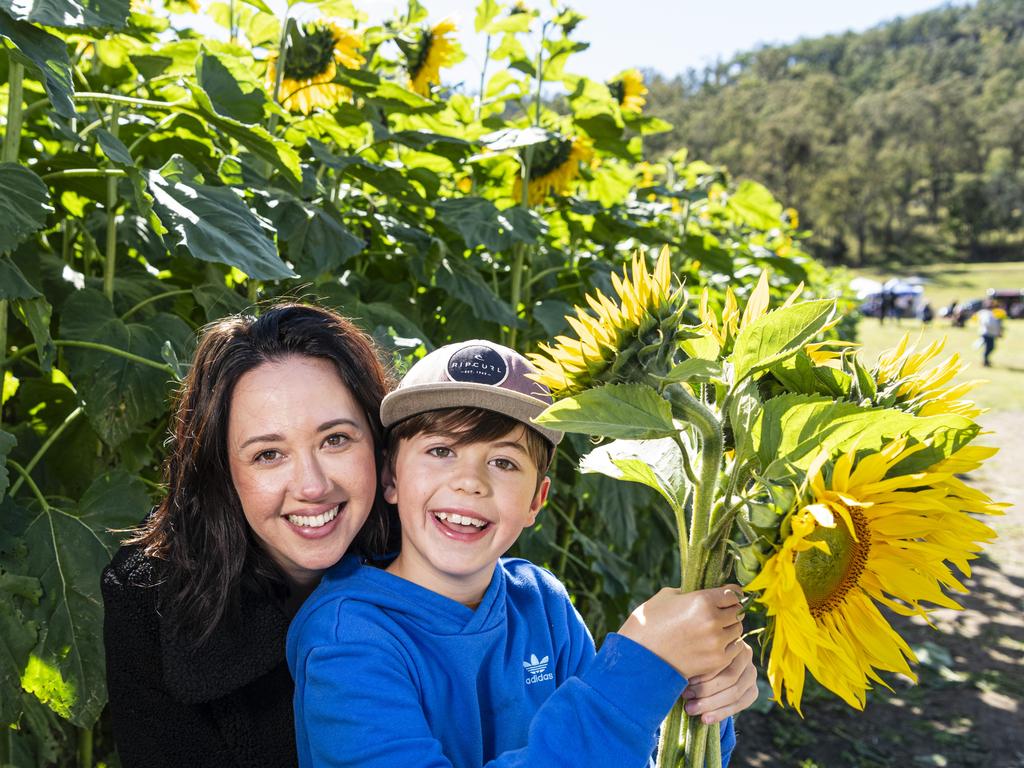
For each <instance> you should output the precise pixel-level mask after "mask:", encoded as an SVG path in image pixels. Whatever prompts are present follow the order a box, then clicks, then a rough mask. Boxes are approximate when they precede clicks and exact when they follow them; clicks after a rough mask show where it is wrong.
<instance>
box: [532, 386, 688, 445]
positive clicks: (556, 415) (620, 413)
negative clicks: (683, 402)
mask: <svg viewBox="0 0 1024 768" xmlns="http://www.w3.org/2000/svg"><path fill="white" fill-rule="evenodd" d="M536 422H537V423H538V424H543V425H544V426H546V427H551V428H552V429H558V430H561V431H563V432H582V433H583V434H586V435H601V436H602V437H611V438H615V439H621V440H654V439H657V438H659V437H671V436H673V435H675V434H677V430H676V426H675V424H674V423H673V422H672V406H670V405H669V403H668V401H667V400H665V399H664V398H662V397H661V396H660V395H659V394H658V393H657V392H656V391H655V390H654V389H653V388H652V387H649V386H647V385H645V384H607V385H605V386H603V387H598V388H596V389H588V390H585V391H583V392H581V393H579V394H578V395H574V396H572V397H566V398H564V399H562V400H559V401H558V402H557V403H554V404H553V405H551V406H548V408H547V410H545V411H544V413H542V414H541V415H540V416H538V417H537V418H536Z"/></svg>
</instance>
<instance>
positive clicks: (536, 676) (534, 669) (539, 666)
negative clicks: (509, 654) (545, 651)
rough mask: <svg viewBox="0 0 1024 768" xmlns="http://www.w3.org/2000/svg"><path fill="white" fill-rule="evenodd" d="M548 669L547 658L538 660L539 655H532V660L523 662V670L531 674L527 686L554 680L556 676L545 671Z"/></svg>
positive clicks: (527, 679)
mask: <svg viewBox="0 0 1024 768" xmlns="http://www.w3.org/2000/svg"><path fill="white" fill-rule="evenodd" d="M547 668H548V657H547V656H545V657H544V658H543V659H538V658H537V654H535V653H531V654H530V658H529V659H528V660H527V661H524V662H523V669H525V670H526V671H527V672H528V673H529V676H528V677H527V678H526V684H527V685H533V684H534V683H543V682H545V681H547V680H554V679H555V676H554V675H553V674H551V673H550V672H545V671H544V670H546V669H547Z"/></svg>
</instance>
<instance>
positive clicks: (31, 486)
mask: <svg viewBox="0 0 1024 768" xmlns="http://www.w3.org/2000/svg"><path fill="white" fill-rule="evenodd" d="M7 466H8V467H10V468H11V469H13V470H14V471H15V472H17V473H18V474H19V475H21V480H24V481H25V482H26V483H28V488H29V490H30V491H32V494H33V495H34V496H35V497H36V498H37V499H38V500H39V503H40V504H42V505H43V509H46V510H48V509H49V508H50V504H49V502H47V501H46V497H45V496H43V492H42V491H40V490H39V486H38V485H36V483H35V481H34V480H33V479H32V478H31V476H29V474H28V472H26V471H25V468H24V467H23V466H21V464H19V463H18V462H16V461H14V460H13V459H7ZM21 480H19V485H20V484H21ZM7 495H8V496H14V489H13V488H12V489H11V490H10V491H8V493H7Z"/></svg>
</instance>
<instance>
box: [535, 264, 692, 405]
mask: <svg viewBox="0 0 1024 768" xmlns="http://www.w3.org/2000/svg"><path fill="white" fill-rule="evenodd" d="M612 285H613V287H614V288H615V293H616V294H618V297H619V301H620V303H619V304H616V303H615V302H613V301H612V300H611V299H609V298H608V297H607V296H605V295H604V294H603V293H602V292H601V291H597V292H596V296H590V295H587V297H586V299H587V303H588V304H589V305H590V308H591V310H592V311H593V313H591V312H588V311H587V310H586V309H584V308H583V307H575V308H574V309H575V312H576V316H575V317H572V316H566V318H565V319H566V320H568V321H569V325H571V326H572V329H573V330H574V331H575V332H576V335H577V337H578V338H576V339H572V338H569V337H568V336H558V337H556V338H555V342H556V343H555V345H554V346H551V345H548V344H541V345H540V352H539V353H533V354H531V355H528V357H529V358H530V360H531V362H532V363H533V365H534V367H535V368H536V369H537V375H536V376H535V378H536V380H537V381H539V382H541V383H542V384H544V385H546V386H547V387H548V389H550V390H551V392H552V394H553V395H555V397H560V396H565V395H571V394H573V393H576V392H580V391H582V390H584V389H586V388H587V387H590V386H593V385H594V384H596V383H598V382H600V381H605V382H606V381H615V380H617V378H616V377H617V376H619V375H620V374H621V373H622V372H623V371H624V370H626V368H627V365H626V364H627V363H628V362H629V361H631V360H633V359H634V358H635V357H636V354H637V353H638V352H639V351H640V350H648V349H649V348H650V346H651V345H653V344H658V345H660V349H661V350H662V351H667V352H668V353H669V354H671V351H673V350H674V347H675V343H676V340H677V339H678V338H679V336H680V335H681V334H682V333H685V332H684V331H681V330H680V329H679V321H680V318H681V315H682V309H683V304H684V303H685V298H684V294H683V289H682V288H678V289H676V291H675V292H673V291H672V271H671V263H670V259H669V253H668V248H664V249H662V251H661V256H659V257H658V263H657V265H656V266H655V268H654V272H653V274H652V273H650V272H648V271H647V264H646V262H645V261H644V258H643V256H642V255H640V253H637V254H636V255H634V256H633V263H632V276H630V275H629V274H628V269H624V270H623V273H622V278H621V279H620V278H619V276H618V275H617V274H615V273H612ZM640 369H641V370H642V369H643V367H642V366H641V367H640Z"/></svg>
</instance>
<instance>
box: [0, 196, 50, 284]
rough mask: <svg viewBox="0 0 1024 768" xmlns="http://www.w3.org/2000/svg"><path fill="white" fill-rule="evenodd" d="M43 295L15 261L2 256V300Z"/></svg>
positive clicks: (0, 278) (0, 269)
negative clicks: (22, 272)
mask: <svg viewBox="0 0 1024 768" xmlns="http://www.w3.org/2000/svg"><path fill="white" fill-rule="evenodd" d="M0 194H2V192H0ZM41 295H42V294H40V293H39V291H37V290H36V289H35V288H33V287H32V284H31V283H29V281H28V280H26V279H25V276H24V275H23V274H21V270H20V269H18V267H17V265H16V264H15V263H14V262H13V261H11V260H10V259H9V258H7V257H6V256H0V299H6V300H8V301H10V300H12V299H38V298H40V297H41Z"/></svg>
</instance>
